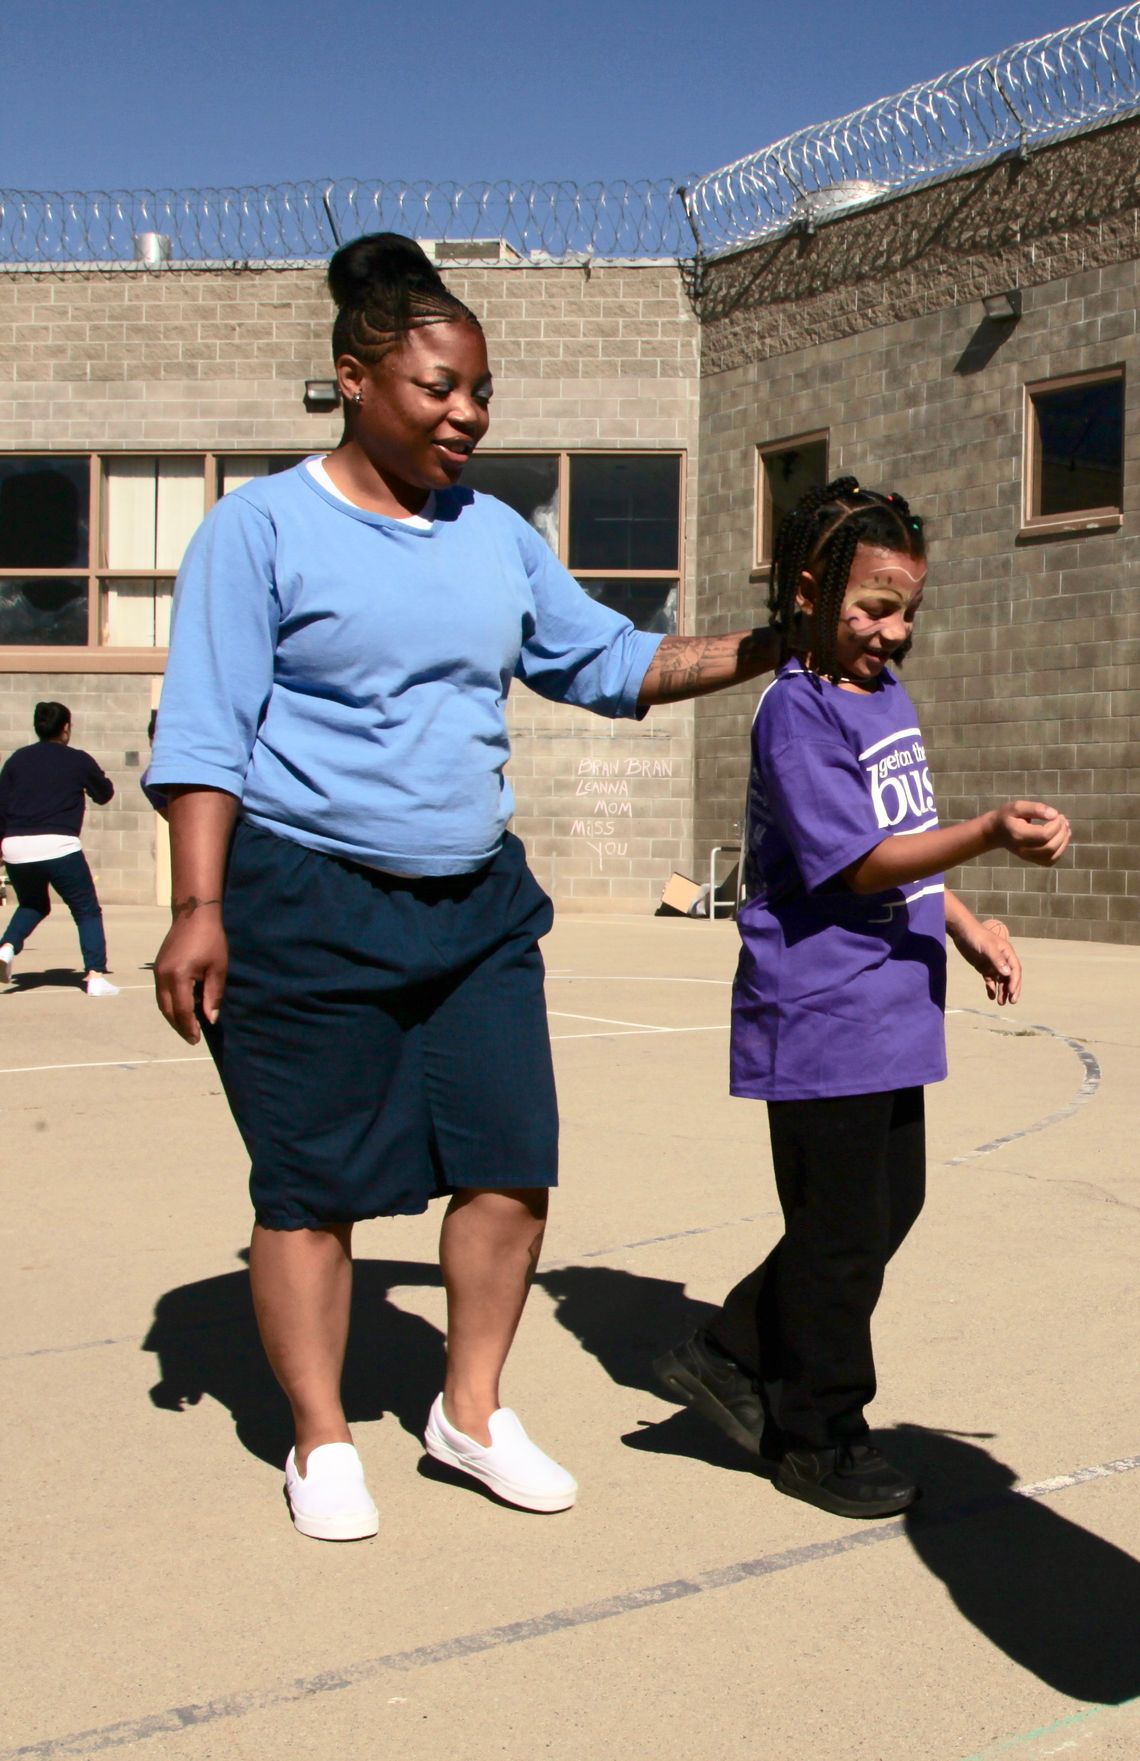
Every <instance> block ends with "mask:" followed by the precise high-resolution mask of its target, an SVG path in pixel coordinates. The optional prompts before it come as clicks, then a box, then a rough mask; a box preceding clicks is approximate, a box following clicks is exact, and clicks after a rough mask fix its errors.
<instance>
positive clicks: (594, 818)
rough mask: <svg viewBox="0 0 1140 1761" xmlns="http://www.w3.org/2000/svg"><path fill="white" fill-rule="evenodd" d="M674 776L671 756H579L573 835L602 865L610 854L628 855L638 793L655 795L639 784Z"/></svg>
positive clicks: (572, 824) (571, 830)
mask: <svg viewBox="0 0 1140 1761" xmlns="http://www.w3.org/2000/svg"><path fill="white" fill-rule="evenodd" d="M672 775H673V760H672V759H671V758H582V759H579V761H578V768H577V775H576V780H575V789H574V794H575V797H576V798H577V800H579V801H580V802H581V807H580V809H579V812H580V817H579V818H577V819H574V820H572V821H571V823H570V836H571V837H572V838H581V839H583V840H584V841H585V842H586V843H587V844H588V845H589V847H590V849H591V850H592V851H593V852H594V855H595V856H596V858H597V861H598V866H599V868H601V867H603V866H604V863H605V859H606V857H607V856H628V855H629V853H630V839H631V837H633V836H635V835H636V833H635V830H634V823H633V822H634V818H635V815H634V807H635V805H636V804H637V801H638V798H639V796H640V797H641V798H642V799H644V797H645V795H646V794H647V793H648V794H650V795H651V794H652V790H650V791H646V790H644V789H642V790H638V789H637V788H636V785H637V783H639V782H642V783H644V782H646V781H652V780H653V779H656V778H661V777H671V776H672Z"/></svg>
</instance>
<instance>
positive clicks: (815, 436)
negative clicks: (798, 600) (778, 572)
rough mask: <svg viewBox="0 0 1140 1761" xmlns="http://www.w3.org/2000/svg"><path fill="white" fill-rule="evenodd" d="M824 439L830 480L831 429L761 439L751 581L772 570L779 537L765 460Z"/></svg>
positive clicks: (766, 576)
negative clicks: (776, 531)
mask: <svg viewBox="0 0 1140 1761" xmlns="http://www.w3.org/2000/svg"><path fill="white" fill-rule="evenodd" d="M821 441H822V443H823V449H824V474H823V480H824V482H825V483H826V482H827V481H828V480H829V476H830V472H831V429H830V428H812V429H809V430H807V431H806V432H805V433H803V434H789V435H787V436H786V437H785V438H784V439H782V440H760V441H757V443H756V476H755V485H754V512H753V526H752V568H751V572H750V576H749V578H750V579H751V580H765V581H766V580H767V579H768V576H769V575H770V574H771V572H772V543H773V540H774V538H775V536H776V534H775V533H774V531H773V530H772V492H771V490H770V489H769V487H768V473H767V470H766V469H765V465H764V461H765V459H768V458H771V457H773V456H774V455H775V454H777V453H782V452H791V451H792V450H793V448H795V447H798V446H816V445H818V444H819V443H820V442H821Z"/></svg>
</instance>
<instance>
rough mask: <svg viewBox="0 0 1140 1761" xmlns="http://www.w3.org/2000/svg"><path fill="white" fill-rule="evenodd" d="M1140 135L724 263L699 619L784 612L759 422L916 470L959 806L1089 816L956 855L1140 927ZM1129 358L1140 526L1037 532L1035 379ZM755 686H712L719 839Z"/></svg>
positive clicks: (1055, 156)
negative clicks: (1015, 290)
mask: <svg viewBox="0 0 1140 1761" xmlns="http://www.w3.org/2000/svg"><path fill="white" fill-rule="evenodd" d="M1138 145H1140V127H1138V125H1136V124H1125V125H1122V126H1121V127H1118V128H1114V129H1110V130H1106V131H1104V132H1103V133H1102V134H1100V135H1093V136H1088V137H1084V138H1082V139H1079V140H1074V141H1071V142H1068V143H1066V144H1064V145H1063V146H1060V147H1056V148H1053V149H1050V150H1049V151H1048V152H1045V153H1042V154H1040V155H1035V156H1034V157H1033V158H1031V159H1030V161H1029V162H1028V164H1027V165H1026V166H1024V167H1021V168H1012V167H1008V166H1001V167H996V168H993V169H991V170H988V171H985V172H981V173H975V174H973V175H972V176H970V177H964V178H959V179H956V180H954V182H952V183H948V184H945V185H942V186H939V187H938V188H936V189H932V190H925V191H920V192H917V193H916V194H914V195H912V196H908V197H905V198H902V199H899V200H896V201H894V202H892V203H888V204H886V205H884V206H882V207H880V208H878V209H875V210H870V211H868V212H867V213H865V214H856V215H852V216H850V217H849V218H846V219H844V220H841V221H838V222H836V223H834V224H832V225H829V226H826V227H823V228H821V229H820V231H819V232H818V233H817V234H816V235H815V237H814V238H812V239H786V240H781V241H777V242H776V243H775V244H773V245H770V246H766V247H763V248H762V249H761V250H758V251H755V252H751V253H744V254H743V255H741V256H740V257H736V258H732V259H729V260H727V261H726V262H725V263H724V264H722V265H713V266H712V268H711V270H710V272H709V289H708V294H707V299H706V305H705V312H706V323H705V329H704V353H703V362H702V364H703V370H704V373H705V377H704V379H703V382H702V398H701V439H700V459H701V481H700V501H699V521H700V543H699V553H698V572H699V577H700V582H701V591H700V599H699V604H698V628H700V629H702V630H708V631H717V630H723V629H730V628H732V627H734V626H735V625H736V624H738V623H739V622H740V621H741V620H746V619H748V618H750V617H761V616H762V615H763V606H764V601H765V597H766V591H767V583H766V579H765V578H764V576H763V575H761V574H758V573H757V572H753V571H752V570H751V564H752V561H753V556H752V546H753V531H754V516H755V474H756V453H755V448H756V445H757V444H758V443H760V442H767V441H772V440H778V439H780V438H782V437H786V436H790V435H795V434H797V433H803V432H807V431H810V430H813V429H817V428H827V429H828V430H829V431H830V448H831V450H830V467H831V473H832V475H833V476H834V475H839V474H841V473H846V472H851V473H852V474H854V475H856V476H858V477H860V478H861V479H862V480H863V481H864V482H866V483H868V484H870V485H874V486H885V487H887V488H897V489H899V490H901V491H902V492H903V493H905V494H906V495H907V496H908V497H909V498H910V500H911V501H912V503H913V505H914V506H915V507H916V508H917V509H918V511H920V512H921V513H922V514H923V515H925V516H926V518H927V520H928V533H929V537H930V564H931V567H930V587H929V589H928V592H927V597H926V603H925V606H924V609H923V611H922V614H921V618H920V623H919V630H918V637H917V641H916V645H915V652H914V654H913V656H912V657H911V659H910V660H909V661H908V662H907V665H906V668H905V679H906V682H907V685H908V688H909V689H910V690H911V692H912V694H913V695H914V697H915V699H916V701H917V703H918V707H919V711H920V714H921V717H922V723H923V728H924V731H925V734H926V743H927V749H928V752H929V754H930V756H931V760H932V769H933V774H934V777H935V782H936V786H937V788H938V793H939V803H940V808H941V812H942V814H943V817H944V818H946V819H951V820H953V819H961V818H964V817H967V816H969V815H971V814H973V813H975V812H977V811H979V809H981V808H983V807H986V806H988V805H991V804H993V803H996V802H999V801H1002V800H1005V799H1007V798H1009V797H1012V796H1021V795H1026V794H1032V795H1034V796H1037V795H1040V796H1043V797H1044V798H1045V799H1047V800H1053V801H1055V802H1056V803H1057V804H1058V805H1059V806H1061V807H1062V808H1063V809H1064V811H1065V812H1066V813H1068V814H1069V816H1070V818H1071V819H1072V821H1073V825H1074V843H1075V849H1074V851H1073V852H1072V853H1071V855H1070V856H1069V857H1067V858H1066V861H1065V863H1064V865H1063V866H1062V867H1060V868H1058V869H1057V870H1054V871H1050V872H1046V873H1043V872H1039V871H1037V870H1035V869H1031V868H1029V867H1028V866H1026V865H1025V864H1023V863H1018V862H1015V861H1013V859H1012V858H1007V857H1004V856H995V857H993V858H991V859H989V860H987V861H986V862H984V863H982V862H979V863H974V864H971V865H969V866H967V867H964V868H963V869H961V870H960V871H959V872H958V874H957V875H956V877H955V878H954V884H955V885H956V887H957V888H958V890H959V891H961V893H962V894H963V896H964V897H965V898H966V899H967V901H968V902H969V903H970V904H971V906H972V907H973V908H974V909H975V910H980V911H986V912H991V911H992V912H998V913H1000V914H1002V915H1003V916H1005V917H1006V918H1007V920H1008V921H1009V923H1010V924H1011V926H1012V927H1013V928H1014V929H1015V930H1016V931H1018V932H1020V933H1023V934H1034V935H1049V936H1070V937H1078V938H1086V939H1087V938H1096V939H1098V940H1107V941H1135V940H1136V939H1137V938H1138V937H1140V801H1138V796H1137V783H1138V780H1140V779H1138V773H1137V768H1136V764H1137V761H1136V757H1135V752H1136V735H1137V730H1138V727H1140V721H1138V717H1140V595H1138V591H1137V565H1138V563H1140V540H1138V538H1137V528H1138V522H1137V516H1138V514H1140V402H1138V398H1137V386H1136V378H1137V371H1138V369H1140V347H1138V343H1137V321H1136V312H1137V302H1138V298H1140V263H1138V262H1137V256H1138V254H1140V253H1138V250H1137V239H1138V221H1140V209H1138V205H1137V197H1136V188H1135V175H1134V173H1135V162H1136V153H1137V149H1138ZM1013 285H1020V286H1022V287H1023V289H1024V306H1025V314H1024V317H1023V318H1022V319H1021V321H1020V322H1019V323H1018V324H1016V325H1014V326H1013V327H1006V328H1004V329H998V328H997V327H995V326H993V325H988V324H985V323H984V322H983V314H982V310H981V306H980V303H979V296H980V294H981V293H982V292H993V291H998V290H1000V289H1002V288H1005V287H1010V286H1013ZM816 338H820V339H821V340H814V339H816ZM1119 363H1123V364H1124V366H1125V401H1126V428H1125V466H1124V471H1125V489H1124V522H1123V526H1122V528H1121V530H1119V531H1114V532H1102V533H1097V534H1094V535H1089V536H1087V537H1081V536H1079V535H1077V536H1069V537H1052V538H1048V539H1042V538H1035V539H1023V538H1019V536H1018V532H1019V527H1020V524H1021V456H1022V420H1023V417H1022V403H1023V389H1022V388H1023V386H1024V385H1025V383H1026V382H1027V381H1033V380H1037V379H1044V378H1050V377H1056V376H1059V375H1063V374H1069V373H1075V372H1082V371H1085V370H1087V369H1094V368H1100V367H1106V366H1113V365H1116V364H1119ZM755 698H756V692H755V691H754V690H750V691H746V692H739V693H732V694H731V695H728V694H726V695H725V696H723V697H719V698H713V699H707V700H705V701H703V702H701V703H699V704H698V705H697V706H696V737H697V753H696V795H697V812H696V818H695V828H694V829H695V836H696V840H697V844H698V847H701V846H703V845H706V844H709V843H712V842H715V841H717V840H718V839H719V838H721V837H722V836H727V835H729V833H730V831H731V827H732V825H733V822H734V821H736V820H737V819H738V817H739V814H740V806H741V802H742V799H743V793H744V783H745V774H746V764H747V757H746V752H747V739H748V723H749V719H750V716H751V712H752V708H753V706H754V702H755Z"/></svg>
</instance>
